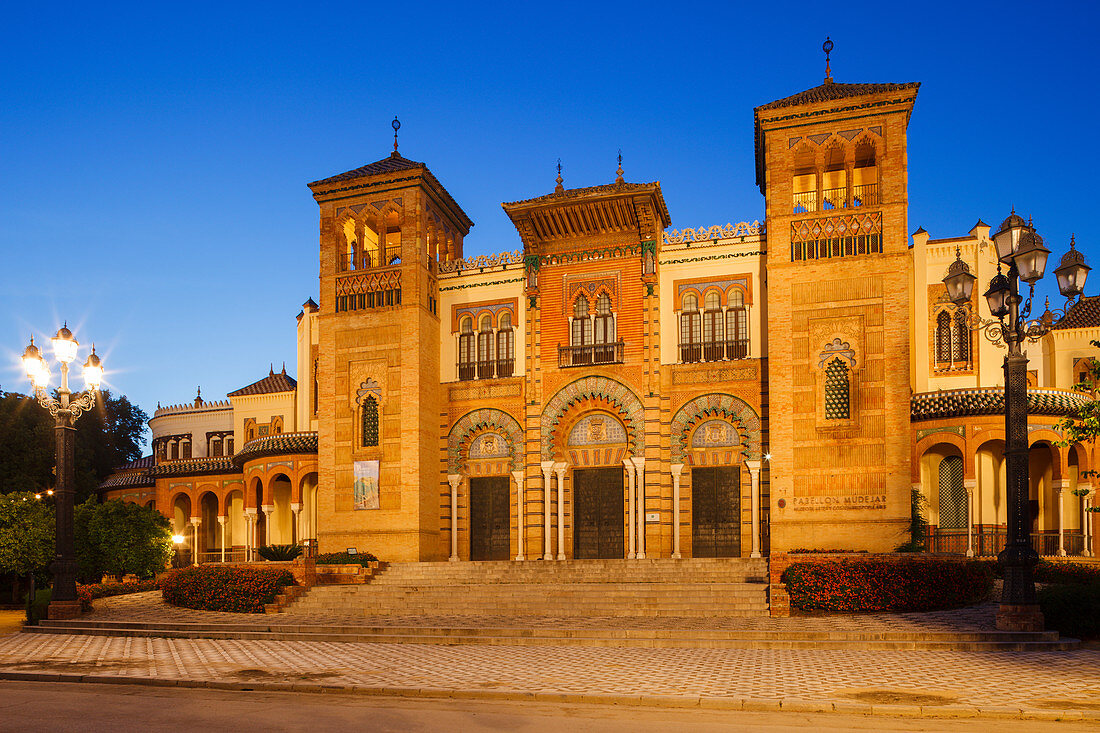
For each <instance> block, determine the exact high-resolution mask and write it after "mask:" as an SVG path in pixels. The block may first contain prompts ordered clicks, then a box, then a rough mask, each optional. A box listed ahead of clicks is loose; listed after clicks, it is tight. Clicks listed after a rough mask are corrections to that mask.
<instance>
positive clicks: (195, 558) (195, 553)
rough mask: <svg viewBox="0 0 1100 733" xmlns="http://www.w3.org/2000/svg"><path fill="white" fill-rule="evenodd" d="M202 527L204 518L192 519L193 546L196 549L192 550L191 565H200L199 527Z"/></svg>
mask: <svg viewBox="0 0 1100 733" xmlns="http://www.w3.org/2000/svg"><path fill="white" fill-rule="evenodd" d="M201 526H202V517H191V545H192V546H193V548H194V549H192V550H191V564H192V565H198V564H200V563H199V527H201Z"/></svg>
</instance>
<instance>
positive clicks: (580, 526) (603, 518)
mask: <svg viewBox="0 0 1100 733" xmlns="http://www.w3.org/2000/svg"><path fill="white" fill-rule="evenodd" d="M566 436H567V437H566V440H565V449H566V450H565V452H566V454H567V455H568V457H569V459H570V463H571V464H572V475H571V477H570V478H571V484H572V486H571V489H572V490H571V492H570V493H571V498H572V512H571V515H572V520H573V557H574V558H576V559H578V560H589V559H593V560H594V559H615V558H623V557H626V553H627V541H626V537H627V531H626V529H627V521H629V520H628V516H627V511H626V485H627V482H626V481H625V480H624V477H625V474H624V470H623V460H624V459H625V458H626V457H627V432H626V427H625V426H624V425H623V423H622V422H620V421H619V419H618V418H616V417H614V416H613V415H611V414H610V413H607V412H591V413H588V414H585V415H583V416H580V417H579V419H577V420H576V421H575V422H574V423H573V424H572V426H571V427H570V428H569V430H568V432H567V433H566Z"/></svg>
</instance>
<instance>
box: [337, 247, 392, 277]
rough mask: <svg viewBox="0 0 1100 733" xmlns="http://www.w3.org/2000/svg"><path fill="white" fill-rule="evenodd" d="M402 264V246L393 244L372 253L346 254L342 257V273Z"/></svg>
mask: <svg viewBox="0 0 1100 733" xmlns="http://www.w3.org/2000/svg"><path fill="white" fill-rule="evenodd" d="M399 264H401V245H400V244H391V245H388V246H386V247H382V248H380V249H379V250H377V251H376V252H374V253H371V252H345V253H344V254H343V255H341V256H340V272H350V271H352V270H370V269H371V268H375V267H388V266H389V265H399Z"/></svg>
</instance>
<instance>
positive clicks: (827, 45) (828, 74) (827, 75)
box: [821, 36, 833, 84]
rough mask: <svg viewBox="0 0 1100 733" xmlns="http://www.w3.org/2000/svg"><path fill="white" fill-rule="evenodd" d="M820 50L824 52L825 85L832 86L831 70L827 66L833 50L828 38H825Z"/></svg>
mask: <svg viewBox="0 0 1100 733" xmlns="http://www.w3.org/2000/svg"><path fill="white" fill-rule="evenodd" d="M821 50H822V51H824V52H825V83H826V84H832V83H833V70H832V68H831V67H830V66H829V54H830V53H831V52H832V50H833V42H832V41H831V40H830V39H829V37H828V36H825V43H822V44H821Z"/></svg>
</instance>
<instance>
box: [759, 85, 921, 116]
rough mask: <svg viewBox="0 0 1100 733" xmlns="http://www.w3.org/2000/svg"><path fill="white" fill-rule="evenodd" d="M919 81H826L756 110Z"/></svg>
mask: <svg viewBox="0 0 1100 733" xmlns="http://www.w3.org/2000/svg"><path fill="white" fill-rule="evenodd" d="M919 88H920V82H919V81H909V82H903V83H900V84H837V83H836V82H826V83H824V84H821V85H820V86H816V87H813V88H812V89H807V90H806V91H804V92H799V93H798V94H792V95H791V96H789V97H783V99H777V100H775V101H774V102H768V103H767V104H762V105H760V106H759V107H757V108H756V109H757V110H762V109H779V108H780V107H795V106H798V105H800V104H815V103H817V102H831V101H833V100H835V99H846V98H848V97H862V96H864V95H867V94H878V93H880V92H896V91H901V90H903V89H919Z"/></svg>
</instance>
